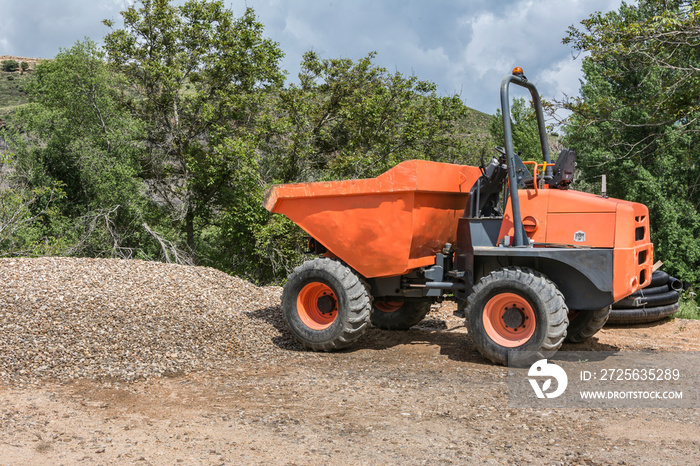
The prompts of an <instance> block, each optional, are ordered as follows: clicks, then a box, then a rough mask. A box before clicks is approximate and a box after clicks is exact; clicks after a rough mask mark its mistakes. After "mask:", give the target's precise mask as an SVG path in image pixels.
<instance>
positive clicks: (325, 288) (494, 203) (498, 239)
mask: <svg viewBox="0 0 700 466" xmlns="http://www.w3.org/2000/svg"><path fill="white" fill-rule="evenodd" d="M510 84H516V85H519V86H522V87H525V88H527V89H528V90H530V92H531V94H532V97H533V101H534V102H536V103H537V105H536V113H537V119H538V124H539V128H540V139H541V146H542V153H543V159H544V161H543V163H542V164H536V163H534V162H522V161H521V160H520V158H519V157H518V156H517V155H516V154H515V152H514V150H513V144H512V132H511V127H510V119H509V115H510V109H509V97H508V88H509V85H510ZM539 102H540V101H539V95H538V93H537V90H536V88H535V86H534V85H532V84H531V83H529V82H528V81H527V80H526V79H525V78H524V76H522V74H521V73H517V74H516V73H514V74H512V75H508V76H506V78H504V80H503V83H502V86H501V105H502V111H503V115H504V118H503V125H504V133H505V135H506V137H505V140H506V141H505V143H506V146H505V148H497V151H498V154H497V155H496V156H494V157H493V158H492V159H491V161H490V162H489V163H488V164H484V165H483V166H482V167H472V166H464V165H452V164H444V163H437V162H429V161H422V160H411V161H407V162H403V163H400V164H399V165H397V166H395V167H394V168H392V169H391V170H389V171H387V172H385V173H384V174H382V175H380V176H378V177H376V178H372V179H361V180H346V181H334V182H322V183H303V184H290V185H280V186H275V187H273V188H272V189H271V190H270V191H269V192H268V195H267V197H266V200H265V207H266V208H267V209H268V210H269V211H270V212H274V213H280V214H283V215H286V216H287V217H289V218H290V219H291V220H292V221H294V222H295V223H296V224H297V225H299V226H300V227H301V228H302V229H304V231H306V232H307V233H308V234H309V236H310V237H311V240H310V246H311V249H312V251H311V252H314V253H316V254H317V255H318V256H319V257H317V258H314V259H312V260H309V261H307V262H305V263H304V264H302V265H301V266H299V267H297V268H296V269H295V270H294V272H293V273H292V274H291V275H290V276H289V279H288V281H287V284H286V285H285V287H284V293H283V295H282V307H283V311H284V316H285V320H286V322H287V324H288V326H289V329H290V331H291V332H292V334H293V335H294V336H295V337H296V338H297V339H298V340H299V341H300V342H301V343H302V344H304V345H305V346H307V347H309V348H311V349H315V350H324V351H328V350H333V349H338V348H342V347H345V346H348V345H349V344H351V343H352V342H353V341H354V340H355V339H357V338H358V337H359V336H360V335H362V333H363V332H364V330H365V329H366V328H367V327H368V326H369V323H370V322H371V323H372V324H374V325H375V326H378V327H380V328H384V329H393V330H401V329H408V328H409V327H411V326H413V325H415V324H416V323H418V322H419V321H420V320H421V319H423V317H425V315H426V314H427V313H428V311H429V310H430V305H431V304H432V303H433V302H437V301H440V300H443V299H453V300H455V301H456V302H457V303H458V305H459V307H458V309H459V310H460V311H463V312H464V313H465V316H466V322H467V328H468V330H469V334H470V336H471V338H472V340H473V341H474V343H475V345H476V346H477V347H478V349H479V351H480V352H481V353H482V354H483V355H484V356H485V357H487V358H488V359H490V360H491V361H493V362H496V363H501V364H506V363H508V361H509V358H511V359H512V358H513V356H514V355H518V354H523V355H524V354H528V355H532V354H534V355H545V353H547V352H552V351H556V350H557V349H558V348H559V347H560V346H561V344H562V342H563V341H564V340H565V339H566V340H567V341H571V342H580V341H583V340H585V339H587V338H589V337H591V336H592V335H593V334H595V333H596V332H597V331H598V330H599V329H600V328H602V326H603V325H604V324H605V322H606V320H607V317H608V314H609V312H610V305H611V304H612V303H613V302H615V301H618V300H620V299H622V298H624V297H626V296H628V295H630V294H632V293H634V292H635V291H637V290H638V289H640V288H642V287H644V286H646V285H648V284H649V282H650V280H651V273H652V263H653V257H652V256H653V246H652V244H651V242H650V240H649V218H648V210H647V208H646V207H645V206H644V205H642V204H637V203H633V202H627V201H622V200H618V199H612V198H608V197H607V196H605V195H604V194H603V195H593V194H587V193H581V192H577V191H573V190H569V189H568V187H569V184H570V183H571V181H572V179H573V169H574V166H575V161H574V160H575V153H574V152H573V151H570V150H566V149H565V150H564V151H562V153H561V154H560V155H559V158H558V159H557V161H556V163H552V162H551V160H550V157H549V151H548V148H547V142H546V133H545V127H544V118H543V114H542V109H541V106H540V105H539ZM528 165H530V166H531V167H528ZM511 187H512V189H511Z"/></svg>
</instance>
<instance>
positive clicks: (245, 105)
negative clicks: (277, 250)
mask: <svg viewBox="0 0 700 466" xmlns="http://www.w3.org/2000/svg"><path fill="white" fill-rule="evenodd" d="M137 7H138V8H137ZM122 16H123V18H124V28H122V29H118V30H115V31H113V32H112V33H110V34H109V35H107V36H106V37H105V48H106V50H107V52H108V57H109V61H110V64H111V65H112V66H113V69H115V70H117V71H118V72H119V73H121V74H122V75H123V76H124V77H125V78H126V79H127V81H128V82H129V83H130V85H131V88H130V90H129V92H128V93H125V94H124V95H123V103H124V105H125V106H126V108H128V109H129V111H130V112H131V114H132V116H134V117H135V118H138V119H139V120H140V121H142V122H143V123H144V124H145V128H146V137H145V140H144V143H145V147H146V153H145V154H144V160H143V161H142V164H143V167H144V170H145V172H144V177H146V178H147V180H148V182H149V187H150V188H151V189H152V194H153V195H154V196H155V197H157V198H158V199H160V200H161V202H162V203H163V205H164V206H166V207H167V209H168V211H169V214H170V217H171V220H172V222H173V224H174V225H176V227H177V228H178V229H179V230H180V231H181V232H182V234H183V236H184V241H182V242H183V243H184V244H186V246H187V248H188V249H189V252H190V254H191V255H192V259H193V260H194V261H197V259H198V250H199V248H200V245H201V241H200V240H201V239H203V237H202V235H203V234H205V230H206V229H207V228H209V227H213V228H217V229H219V231H221V230H220V229H221V228H226V227H225V226H223V225H221V224H219V225H217V221H216V220H215V219H213V216H212V212H213V210H216V209H218V208H221V209H225V210H227V211H231V210H235V209H236V207H235V206H233V205H231V202H234V203H235V202H236V201H237V200H240V197H242V196H245V195H246V194H247V193H250V192H251V190H253V192H255V191H256V189H257V190H258V191H259V190H260V188H259V183H258V184H257V185H256V180H255V174H256V172H257V167H256V166H255V159H254V156H253V155H254V150H255V146H256V138H257V135H256V121H257V119H258V117H259V114H260V109H261V108H262V103H263V101H264V99H265V94H266V92H267V91H270V90H274V89H277V88H279V87H280V86H281V84H282V81H283V74H282V73H281V71H280V70H279V60H280V59H281V57H282V52H281V51H280V49H279V47H278V46H277V44H276V43H274V42H272V41H271V40H269V39H265V38H264V37H263V36H262V32H263V26H262V24H261V23H259V22H258V21H257V19H256V18H255V15H254V12H253V10H252V9H247V10H246V12H245V14H244V15H243V16H242V17H241V18H235V17H234V16H233V13H232V12H231V11H230V10H228V9H226V8H225V6H224V2H223V1H204V0H190V1H187V2H185V3H184V4H183V5H181V6H174V5H171V4H170V2H169V1H168V0H143V1H142V2H140V4H137V5H134V6H130V7H129V8H128V9H127V10H125V11H124V12H122ZM107 24H108V25H110V26H111V25H112V24H111V23H110V22H107ZM251 177H252V178H251ZM241 208H245V206H241ZM202 247H204V246H202Z"/></svg>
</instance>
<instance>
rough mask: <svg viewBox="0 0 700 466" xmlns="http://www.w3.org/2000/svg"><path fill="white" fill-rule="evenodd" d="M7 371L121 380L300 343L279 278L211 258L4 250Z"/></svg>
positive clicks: (3, 374)
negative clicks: (285, 316)
mask: <svg viewBox="0 0 700 466" xmlns="http://www.w3.org/2000/svg"><path fill="white" fill-rule="evenodd" d="M0 283H1V284H2V285H1V286H2V288H1V290H2V291H1V292H0V381H3V382H9V383H13V384H14V383H20V384H21V383H30V382H35V381H37V380H39V379H57V380H68V379H74V378H94V379H107V380H115V381H116V380H119V381H132V380H137V379H147V378H150V377H159V376H163V375H175V374H178V373H181V372H188V371H193V370H210V369H214V368H224V367H231V365H232V364H235V360H236V359H237V358H241V357H246V356H247V357H264V356H265V355H269V354H271V353H274V352H275V351H279V347H285V346H287V345H294V343H292V342H291V337H289V336H288V335H287V334H286V333H285V331H284V330H283V324H282V317H281V312H280V310H279V308H278V305H279V302H280V294H281V291H282V290H281V288H279V287H266V288H260V287H256V286H254V285H252V284H250V283H248V282H246V281H244V280H241V279H238V278H235V277H231V276H228V275H226V274H225V273H223V272H219V271H217V270H214V269H210V268H204V267H187V266H180V265H173V264H162V263H157V262H144V261H137V260H129V261H124V260H110V259H75V258H55V257H47V258H37V259H0Z"/></svg>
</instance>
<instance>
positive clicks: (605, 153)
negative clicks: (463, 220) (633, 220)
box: [564, 0, 700, 284]
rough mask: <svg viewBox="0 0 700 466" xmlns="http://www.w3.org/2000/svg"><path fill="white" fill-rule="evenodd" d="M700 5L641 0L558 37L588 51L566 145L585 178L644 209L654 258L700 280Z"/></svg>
mask: <svg viewBox="0 0 700 466" xmlns="http://www.w3.org/2000/svg"><path fill="white" fill-rule="evenodd" d="M699 21H700V2H697V1H694V2H687V1H659V0H642V1H640V2H639V5H627V4H624V3H623V4H622V6H621V7H620V9H619V10H618V11H613V12H610V13H607V14H600V13H596V14H594V15H591V16H590V17H589V18H588V19H586V20H585V21H583V22H582V25H583V28H582V29H576V28H573V27H572V28H571V29H570V31H569V34H568V36H567V37H566V38H565V40H564V42H566V43H570V44H571V45H572V46H573V47H574V48H575V49H576V50H578V51H580V52H585V53H587V54H588V55H587V56H586V57H585V58H584V60H583V71H584V76H585V80H584V82H583V83H582V87H581V96H580V98H577V99H573V100H571V101H569V102H568V103H567V105H566V107H567V108H568V109H569V110H571V111H572V112H573V113H572V116H571V118H570V121H569V125H568V127H567V139H568V142H569V143H570V144H571V145H572V146H573V147H575V148H576V149H578V152H579V159H578V160H579V168H581V169H582V171H583V175H584V178H585V179H587V180H588V181H589V182H593V181H594V180H595V179H598V178H599V176H600V175H601V174H607V175H608V192H609V193H610V194H611V195H613V196H616V197H621V198H625V199H630V200H635V201H639V202H643V203H645V204H646V205H647V206H648V207H649V209H650V220H651V226H652V239H653V241H654V243H655V256H656V257H657V258H659V259H661V260H663V261H664V262H665V268H666V269H667V270H668V271H670V272H671V273H673V274H676V275H678V276H679V277H680V278H682V279H684V280H687V281H690V282H693V283H696V284H698V283H700V271H699V270H700V268H699V266H700V245H698V244H697V241H696V239H695V238H698V237H699V236H700V215H698V213H699V209H700V190H698V182H699V180H700V164H698V161H697V154H696V149H695V148H696V147H697V146H698V142H700V141H699V139H700V138H699V135H700V133H699V130H700V121H699V120H698V117H700V107H699V106H698V101H699V100H698V97H699V96H698V93H699V92H700V86H698V83H700V68H698V65H697V64H698V63H700V42H698V40H697V38H698V31H699V29H698V26H699V25H700V23H699Z"/></svg>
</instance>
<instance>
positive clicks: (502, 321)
mask: <svg viewBox="0 0 700 466" xmlns="http://www.w3.org/2000/svg"><path fill="white" fill-rule="evenodd" d="M567 313H568V309H567V307H566V303H565V302H564V296H563V295H562V294H561V292H560V291H559V290H558V289H557V287H556V285H554V283H552V282H551V281H550V280H549V279H548V278H546V277H545V276H544V275H542V274H540V273H539V272H535V271H534V270H530V269H526V268H520V267H509V268H504V269H501V270H496V271H494V272H491V273H490V274H489V275H487V276H485V277H484V278H482V279H481V280H480V281H479V283H478V284H477V285H476V286H475V287H474V289H473V291H472V294H471V295H470V296H469V298H468V300H467V328H468V329H469V335H471V338H472V340H473V341H474V344H475V345H476V347H477V349H478V350H479V352H480V353H481V354H482V355H483V356H484V357H485V358H487V359H489V360H491V361H492V362H494V363H496V364H504V365H505V364H508V362H509V358H510V360H511V362H517V363H518V364H521V363H523V364H524V363H528V362H532V361H534V360H537V359H542V358H543V357H545V356H544V355H543V354H542V352H555V351H556V350H558V349H559V347H560V346H561V344H562V342H563V341H564V337H566V328H567V326H568V325H569V320H568V319H567ZM524 351H528V352H530V351H533V352H535V353H534V354H528V356H527V357H524V356H522V355H518V353H520V352H524ZM509 353H510V354H509ZM519 356H520V357H519Z"/></svg>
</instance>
